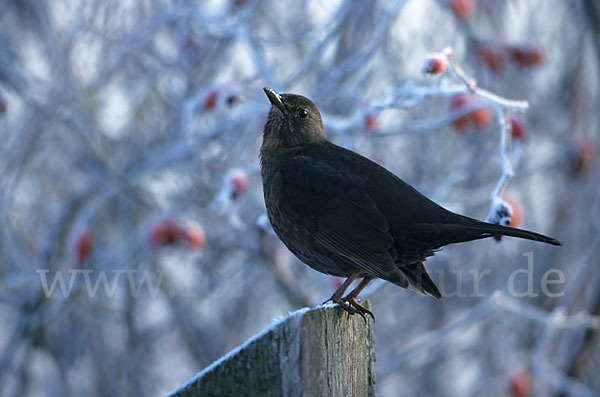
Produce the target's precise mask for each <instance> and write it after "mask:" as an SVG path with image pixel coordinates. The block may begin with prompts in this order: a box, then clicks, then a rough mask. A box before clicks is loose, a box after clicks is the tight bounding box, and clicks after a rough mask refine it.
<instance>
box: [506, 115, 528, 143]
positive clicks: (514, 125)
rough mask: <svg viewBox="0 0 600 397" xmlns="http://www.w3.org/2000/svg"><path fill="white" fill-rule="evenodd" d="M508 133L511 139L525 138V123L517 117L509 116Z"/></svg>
mask: <svg viewBox="0 0 600 397" xmlns="http://www.w3.org/2000/svg"><path fill="white" fill-rule="evenodd" d="M510 135H511V136H512V137H513V139H518V140H523V139H525V136H526V135H527V129H526V128H525V123H524V122H523V120H521V119H520V118H519V117H516V116H510Z"/></svg>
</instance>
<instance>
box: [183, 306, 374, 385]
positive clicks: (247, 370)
mask: <svg viewBox="0 0 600 397" xmlns="http://www.w3.org/2000/svg"><path fill="white" fill-rule="evenodd" d="M363 304H364V305H365V306H366V307H367V308H369V307H370V304H369V302H368V301H365V302H363ZM374 362H375V345H374V341H373V330H372V321H371V320H370V319H368V320H367V321H364V320H363V318H362V317H361V316H359V315H354V316H348V314H347V313H346V312H344V311H343V310H342V309H340V308H339V307H338V306H336V305H327V306H320V307H317V308H314V309H300V310H297V311H295V312H293V313H290V314H289V315H288V316H287V317H284V318H282V319H281V320H278V321H277V322H275V323H274V324H273V325H271V326H270V327H269V328H267V329H265V330H263V331H262V332H260V333H259V334H257V335H255V336H254V337H252V338H251V339H250V340H248V341H247V342H246V343H244V344H243V345H241V346H239V347H237V348H236V349H234V350H233V351H231V352H230V353H228V354H227V355H225V356H224V357H222V358H221V359H219V360H217V361H215V362H214V363H213V364H211V365H210V366H208V367H207V368H205V369H204V370H202V371H201V372H200V373H198V374H197V375H196V376H195V377H194V378H192V379H191V380H189V381H188V382H187V383H186V384H184V385H182V386H181V387H180V388H179V389H177V390H175V391H173V392H172V394H171V396H173V397H188V396H374V395H375V371H374Z"/></svg>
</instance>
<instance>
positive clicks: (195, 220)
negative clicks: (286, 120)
mask: <svg viewBox="0 0 600 397" xmlns="http://www.w3.org/2000/svg"><path fill="white" fill-rule="evenodd" d="M0 4H1V5H0V136H1V144H0V320H1V322H0V394H1V395H5V396H17V395H28V396H46V395H47V396H55V395H56V396H58V395H90V396H93V395H98V396H104V395H162V394H164V393H167V392H169V391H171V390H173V389H175V388H176V387H177V386H178V385H180V384H181V383H183V382H184V381H186V380H187V379H189V378H190V377H192V376H193V375H194V374H195V373H196V372H198V371H199V370H201V369H202V368H203V367H205V366H206V365H208V364H210V363H211V362H212V361H213V360H215V359H217V358H219V357H220V356H221V355H223V354H224V353H226V352H228V351H229V350H231V349H232V348H234V347H236V346H237V345H239V344H241V343H242V342H243V341H244V340H246V339H247V338H249V337H250V336H252V335H253V334H255V333H256V332H258V331H260V330H261V329H263V328H265V327H267V326H268V325H269V324H270V323H271V322H272V320H273V319H274V318H277V317H278V316H282V315H286V314H287V313H288V312H289V311H292V310H295V309H297V308H300V307H304V306H315V305H317V304H320V303H321V302H322V301H323V300H325V299H326V298H328V297H329V296H330V295H331V293H332V292H333V291H334V290H335V289H336V287H337V286H338V285H339V284H340V283H341V281H342V280H340V279H337V278H334V277H329V276H326V275H322V274H320V273H317V272H315V271H313V270H312V269H310V268H309V267H308V266H306V265H304V264H302V263H300V262H299V261H298V260H297V259H295V258H294V257H293V256H292V255H291V254H290V253H289V252H288V251H287V250H286V249H285V247H284V246H283V245H282V244H281V243H280V242H279V240H278V239H277V238H276V237H275V236H274V235H273V233H272V231H271V229H270V226H269V225H268V221H267V220H266V217H265V210H264V203H263V197H262V186H261V181H260V173H259V161H258V149H259V147H260V143H261V133H262V127H263V125H264V122H265V120H266V115H267V113H268V111H269V108H270V105H269V103H268V101H267V98H266V97H265V95H264V93H263V91H262V87H263V86H269V87H272V88H274V89H276V90H278V91H280V92H294V93H299V94H303V95H305V96H307V97H309V98H311V99H313V101H314V102H315V103H316V104H317V106H318V107H319V108H320V109H321V112H322V115H323V119H324V123H325V128H326V131H327V132H328V135H329V137H330V139H331V140H333V141H334V142H336V143H338V144H340V145H343V146H345V147H348V148H351V149H353V150H355V151H358V152H359V153H361V154H363V155H365V156H367V157H369V158H371V159H373V160H375V161H377V162H379V163H380V164H382V165H384V166H385V167H387V168H388V169H390V170H391V171H393V172H394V173H396V174H397V175H399V176H401V177H402V178H403V179H404V180H405V181H407V182H408V183H410V184H412V185H414V186H415V187H416V188H417V189H418V190H420V191H421V192H422V193H424V194H425V195H427V196H428V197H430V198H432V199H434V200H435V201H437V202H439V203H440V204H442V205H443V206H445V207H446V208H448V209H451V210H454V211H458V212H461V213H463V214H465V215H469V216H472V217H475V218H478V219H485V218H486V216H487V214H488V211H489V209H490V206H491V204H492V198H491V195H492V192H494V188H495V187H496V185H497V184H498V181H499V179H500V176H501V175H502V168H503V165H507V161H508V160H510V162H511V163H512V166H513V168H514V177H513V178H511V179H510V180H509V181H508V183H507V185H506V186H505V189H503V190H502V192H501V196H502V198H503V200H505V202H506V203H507V204H508V205H509V206H510V207H511V208H512V218H511V221H510V222H511V225H514V226H517V227H523V228H527V229H530V230H535V231H538V232H541V233H544V234H547V235H551V236H553V237H556V238H557V239H559V240H561V241H562V242H563V244H564V247H562V248H554V247H551V246H548V245H543V244H536V243H533V242H529V241H520V240H517V239H511V238H504V239H502V241H500V242H496V241H494V240H492V239H489V241H488V240H485V241H478V242H474V243H469V244H463V245H458V246H450V247H447V248H445V249H444V250H443V251H441V252H439V253H438V254H436V256H435V257H432V258H430V259H429V260H428V261H427V266H428V269H429V270H430V273H431V275H432V278H433V279H434V280H435V281H436V283H437V284H438V285H439V286H440V290H441V291H442V294H443V295H444V299H443V300H441V301H436V300H434V299H432V298H429V297H423V296H420V295H417V294H414V293H412V292H410V291H406V290H403V289H401V288H399V287H396V286H393V285H391V284H382V283H374V284H373V286H370V288H369V289H368V290H365V292H364V294H363V295H364V297H367V296H368V297H370V299H371V300H372V305H373V310H374V312H375V314H376V316H377V322H376V323H375V324H374V329H375V338H376V347H377V361H376V371H377V391H378V394H379V395H381V396H413V395H431V396H438V395H444V396H465V395H478V396H481V395H498V396H518V397H524V396H529V395H557V394H558V395H577V396H582V395H599V394H600V379H599V378H598V376H597V374H598V373H600V337H599V333H598V330H599V327H600V322H599V321H598V315H599V310H600V271H599V270H600V267H599V261H600V260H599V259H598V258H599V257H600V244H599V242H600V237H599V236H600V200H599V199H598V197H599V196H600V187H599V184H598V182H599V181H600V178H599V177H600V168H599V165H598V161H597V150H598V138H599V132H600V131H599V122H600V120H599V118H600V115H599V112H598V109H600V80H599V78H598V76H599V72H600V71H599V68H598V66H599V59H600V2H598V1H595V0H528V1H516V0H515V1H510V0H501V1H498V0H391V1H368V2H366V1H365V2H363V1H350V0H337V1H325V0H301V1H293V2H282V1H273V0H231V1H230V0H225V1H223V0H221V1H217V0H214V1H192V0H189V1H187V0H139V1H134V0H128V1H120V0H119V1H117V0H102V1H100V0H55V1H48V0H46V1H37V0H3V1H0ZM446 46H451V47H452V48H453V49H454V52H455V58H456V62H457V64H458V65H460V66H461V67H462V68H463V69H464V71H465V73H466V74H467V75H469V76H471V77H473V78H475V79H476V80H477V83H478V86H479V87H481V88H485V89H487V90H489V91H491V92H494V93H496V94H498V95H500V96H502V97H505V98H509V99H518V100H526V101H528V102H529V105H530V108H529V110H528V111H527V112H526V113H519V112H511V113H510V120H511V121H510V123H511V125H512V133H511V134H510V136H509V138H511V139H509V141H510V145H508V143H507V145H505V146H501V136H502V128H501V122H500V121H501V120H502V118H501V115H502V111H501V108H499V107H497V106H494V105H493V103H490V102H486V101H482V100H481V99H480V98H478V97H477V96H476V95H475V96H473V95H468V94H458V92H460V91H463V92H466V88H465V85H464V84H463V83H462V82H461V80H460V79H458V78H456V76H455V75H453V74H452V73H451V72H449V71H447V72H446V73H444V74H442V75H440V76H435V77H431V76H423V75H422V74H421V68H422V64H423V59H425V58H426V57H427V56H428V54H430V53H433V52H439V51H442V50H443V49H444V48H445V47H446ZM501 148H504V149H505V154H507V158H506V160H505V161H504V162H503V160H502V156H501ZM399 210H401V209H399ZM551 270H553V271H551ZM548 271H551V272H550V273H548ZM515 272H516V273H515ZM561 275H562V276H561ZM543 280H545V281H546V282H547V283H546V284H544V283H543ZM561 280H562V281H561Z"/></svg>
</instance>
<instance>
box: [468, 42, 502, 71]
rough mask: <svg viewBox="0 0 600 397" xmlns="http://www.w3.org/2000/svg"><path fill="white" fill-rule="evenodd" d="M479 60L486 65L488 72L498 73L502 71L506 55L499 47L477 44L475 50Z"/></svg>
mask: <svg viewBox="0 0 600 397" xmlns="http://www.w3.org/2000/svg"><path fill="white" fill-rule="evenodd" d="M475 51H476V53H477V56H478V57H479V59H481V60H482V61H483V63H484V64H486V65H487V67H488V68H490V70H492V71H494V72H496V73H500V72H501V71H502V69H504V62H505V58H506V53H505V51H504V49H503V48H501V47H500V46H495V45H493V44H488V43H479V44H477V46H476V49H475Z"/></svg>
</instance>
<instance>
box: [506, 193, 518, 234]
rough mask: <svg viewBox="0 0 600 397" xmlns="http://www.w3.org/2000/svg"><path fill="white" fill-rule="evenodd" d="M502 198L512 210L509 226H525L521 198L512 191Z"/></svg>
mask: <svg viewBox="0 0 600 397" xmlns="http://www.w3.org/2000/svg"><path fill="white" fill-rule="evenodd" d="M502 198H503V199H504V201H505V202H506V204H508V205H509V206H510V208H511V210H512V211H511V216H510V221H509V223H508V226H510V227H516V228H520V227H521V226H523V209H522V207H521V204H520V203H519V200H517V198H516V197H515V196H514V195H513V194H511V193H506V194H505V195H504V196H503V197H502Z"/></svg>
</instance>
